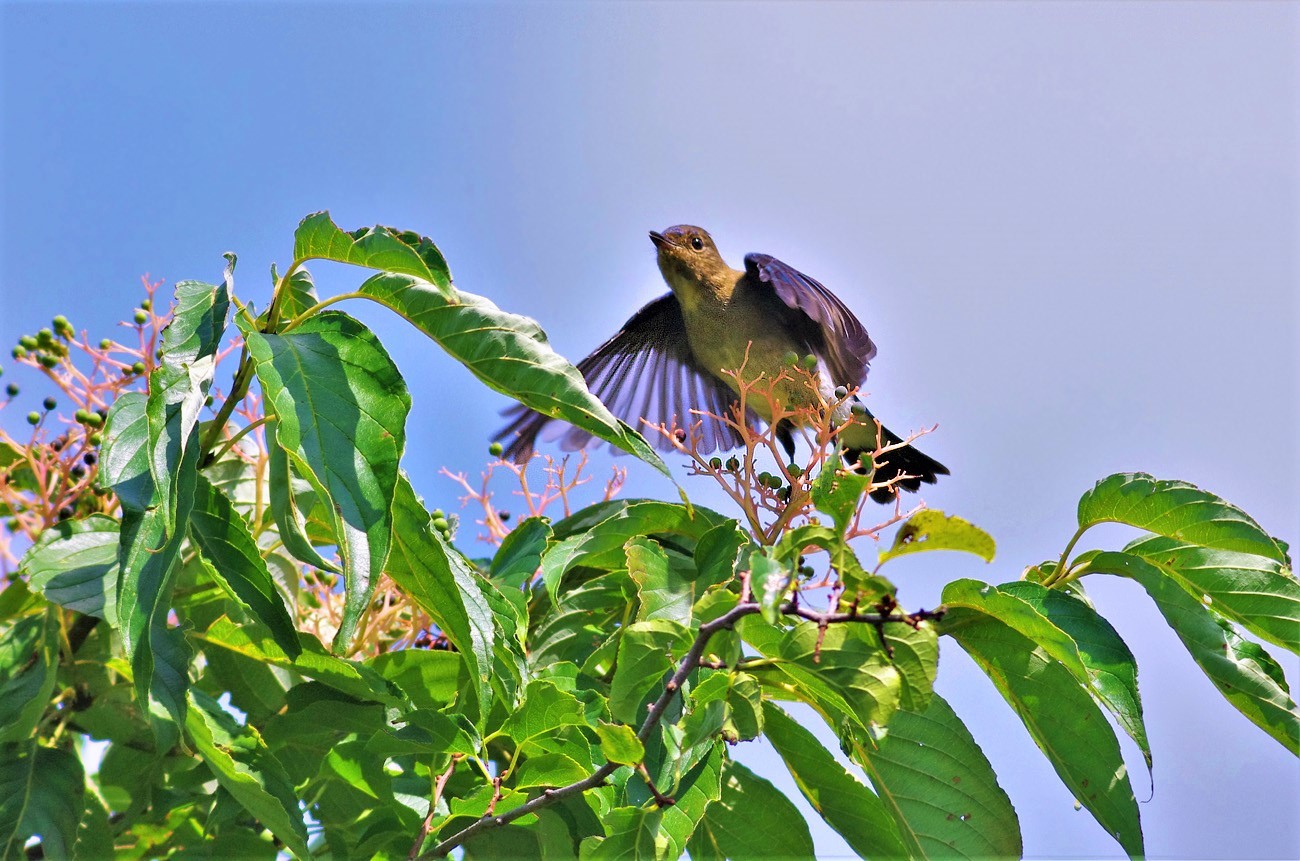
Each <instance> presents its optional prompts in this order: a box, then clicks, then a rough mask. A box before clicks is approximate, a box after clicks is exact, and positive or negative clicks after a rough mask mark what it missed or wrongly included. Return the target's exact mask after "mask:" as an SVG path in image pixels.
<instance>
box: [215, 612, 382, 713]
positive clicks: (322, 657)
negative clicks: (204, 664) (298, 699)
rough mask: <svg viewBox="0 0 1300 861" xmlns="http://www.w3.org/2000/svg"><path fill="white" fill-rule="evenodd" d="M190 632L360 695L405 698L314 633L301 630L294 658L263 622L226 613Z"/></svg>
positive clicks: (270, 663) (379, 677)
mask: <svg viewBox="0 0 1300 861" xmlns="http://www.w3.org/2000/svg"><path fill="white" fill-rule="evenodd" d="M190 636H191V637H193V638H195V639H198V640H200V641H202V642H204V643H208V644H210V645H212V646H219V647H220V648H223V649H227V650H229V651H231V652H234V653H236V654H239V655H243V656H244V657H245V658H247V659H249V660H253V661H258V662H259V663H263V664H267V665H269V666H273V667H280V668H281V669H286V670H293V671H294V672H297V673H301V674H302V675H304V676H306V677H307V678H309V679H316V680H317V681H320V682H324V683H325V684H327V685H329V686H330V687H332V688H334V689H336V690H339V691H342V692H343V693H345V694H349V695H351V696H354V697H356V698H358V699H364V700H376V701H378V702H383V703H387V704H390V705H398V704H400V703H401V701H402V700H401V698H400V697H398V696H397V694H396V692H395V691H393V690H392V689H391V688H390V687H389V685H388V683H387V682H386V681H384V679H383V678H382V677H381V676H380V675H379V674H378V673H376V672H375V671H374V670H372V669H370V668H369V667H367V666H365V665H364V664H359V663H357V662H355V661H347V660H344V659H343V658H337V657H335V656H333V655H331V654H330V653H329V652H327V651H325V648H324V647H323V646H322V645H321V643H320V641H319V640H317V639H316V638H315V637H313V636H312V635H311V634H307V633H303V632H299V634H298V644H299V646H300V647H301V649H302V651H301V653H300V654H299V655H298V656H297V657H295V658H290V657H289V656H288V655H287V654H285V653H284V651H283V650H281V649H280V647H279V646H278V645H276V643H275V640H274V639H273V638H272V637H271V632H270V631H268V630H266V629H265V628H263V627H261V626H260V625H236V624H235V623H234V622H232V621H230V620H229V619H228V618H226V617H225V616H222V617H221V618H219V619H217V620H216V621H215V622H213V623H212V624H211V625H210V626H209V627H208V629H207V630H206V631H203V632H201V633H199V632H193V633H191V634H190Z"/></svg>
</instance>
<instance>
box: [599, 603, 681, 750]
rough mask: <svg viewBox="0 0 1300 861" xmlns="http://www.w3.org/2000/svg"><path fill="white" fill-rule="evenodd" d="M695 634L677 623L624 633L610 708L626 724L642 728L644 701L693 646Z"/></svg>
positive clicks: (640, 624)
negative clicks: (692, 634)
mask: <svg viewBox="0 0 1300 861" xmlns="http://www.w3.org/2000/svg"><path fill="white" fill-rule="evenodd" d="M690 643H691V634H690V631H689V630H687V629H686V628H685V627H683V626H682V625H679V624H678V623H676V622H669V621H665V620H658V621H653V622H636V623H634V624H632V625H629V626H628V627H627V628H625V629H624V630H623V636H622V637H621V639H620V640H619V646H618V664H617V666H616V667H615V669H614V679H613V681H612V683H611V684H610V690H609V709H610V712H611V713H612V714H613V715H614V717H615V718H617V719H618V720H620V721H622V722H623V723H625V724H630V725H633V726H640V725H641V721H642V720H643V719H644V717H645V712H644V710H643V709H642V708H641V704H642V702H644V700H645V699H646V697H647V696H649V694H650V693H651V691H654V690H656V689H657V688H659V687H660V684H661V682H662V681H663V679H664V676H665V675H667V674H668V672H669V671H671V670H672V668H673V666H674V665H675V663H676V661H677V660H678V659H680V658H681V657H682V656H683V655H685V653H686V650H687V649H688V648H689V647H690Z"/></svg>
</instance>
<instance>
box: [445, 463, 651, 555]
mask: <svg viewBox="0 0 1300 861" xmlns="http://www.w3.org/2000/svg"><path fill="white" fill-rule="evenodd" d="M570 457H571V456H570V455H567V454H566V455H565V456H563V457H561V458H554V457H552V456H550V455H542V454H533V455H532V457H531V458H529V461H528V463H526V464H519V463H514V462H513V461H509V460H501V459H499V458H498V459H496V460H492V461H489V462H488V464H487V468H486V469H484V471H483V472H482V473H480V474H479V478H480V481H479V486H478V487H477V488H475V487H474V486H473V485H472V484H470V481H469V477H468V476H466V474H465V473H463V472H451V471H450V470H448V469H447V468H446V467H443V468H442V469H441V470H440V472H441V473H442V474H443V475H445V476H447V477H448V478H450V479H451V480H452V481H454V482H456V483H457V484H459V485H460V486H461V487H462V488H463V489H464V491H465V495H464V496H462V497H460V503H461V507H464V506H466V505H469V504H471V503H473V504H474V505H476V506H478V507H479V508H481V509H483V517H482V518H481V519H476V520H475V521H474V522H475V523H477V524H478V525H479V526H482V527H483V528H484V529H486V530H487V531H486V532H485V533H480V534H479V536H478V539H479V540H480V541H483V542H486V543H488V544H491V545H494V546H496V545H499V544H500V543H501V542H502V541H503V540H505V537H506V535H508V534H509V533H510V530H511V528H512V527H511V526H510V525H509V521H510V517H511V513H510V512H509V511H508V510H506V509H503V508H499V507H498V506H497V505H496V503H495V502H494V501H493V496H494V493H493V490H492V487H491V485H492V479H493V476H494V475H496V474H497V471H498V470H501V471H504V472H506V473H509V474H510V475H511V476H512V477H513V479H514V483H515V484H517V485H518V489H516V490H513V491H512V493H513V495H514V496H516V497H518V498H519V499H520V500H521V501H522V503H523V508H524V511H525V516H526V517H541V516H542V515H544V514H546V513H547V511H548V510H549V509H551V508H552V507H553V506H554V505H555V504H556V503H559V506H560V512H561V516H562V517H568V516H569V515H570V514H572V513H573V503H572V500H571V498H570V495H571V494H572V493H573V492H574V491H575V490H577V489H578V488H579V487H582V486H583V485H585V484H588V483H589V482H590V481H591V480H592V478H593V476H591V475H584V474H583V471H584V470H585V469H586V467H587V461H588V458H587V452H586V451H580V452H578V461H577V463H575V464H572V471H570ZM536 461H540V462H541V464H542V475H543V476H544V481H543V482H542V486H541V488H536V487H535V486H534V485H533V484H531V483H530V482H529V479H528V468H529V467H530V466H532V464H533V463H534V462H536ZM626 481H627V468H626V467H621V466H616V467H613V469H612V474H611V475H610V477H609V479H608V480H606V482H605V487H604V491H603V493H602V495H601V501H603V502H608V501H609V500H611V499H613V498H614V497H615V496H617V495H618V493H619V491H620V490H622V489H623V483H624V482H626Z"/></svg>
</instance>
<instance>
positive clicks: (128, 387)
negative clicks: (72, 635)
mask: <svg viewBox="0 0 1300 861" xmlns="http://www.w3.org/2000/svg"><path fill="white" fill-rule="evenodd" d="M141 281H142V282H143V285H144V292H145V301H143V302H141V303H140V306H139V307H138V308H137V309H136V311H135V312H134V315H133V320H132V321H131V322H123V323H122V324H121V325H122V326H123V327H125V328H126V329H127V330H128V335H127V336H126V337H125V338H123V339H122V340H121V342H119V341H116V340H114V339H112V338H104V339H103V340H99V341H94V342H92V341H91V339H90V336H89V335H88V334H87V332H86V331H85V330H84V329H83V330H81V331H80V332H78V331H77V330H76V329H75V328H74V327H73V325H72V323H70V322H69V321H68V320H67V318H66V317H63V316H59V317H55V318H54V321H53V325H52V326H51V327H50V328H46V329H42V330H40V332H38V333H37V334H35V335H24V336H22V338H20V339H19V342H18V345H17V346H15V347H14V349H13V357H14V360H15V363H16V364H17V365H19V366H20V367H25V368H28V369H30V370H31V371H34V372H35V373H36V374H38V375H40V376H41V377H44V380H45V383H46V384H47V386H46V388H45V389H44V391H42V392H40V393H39V394H36V395H34V396H33V397H32V398H31V408H32V409H31V412H29V413H28V415H27V421H28V423H29V424H30V425H31V430H30V432H28V433H24V434H19V433H13V432H10V431H8V430H6V429H4V428H3V427H0V510H4V511H5V512H6V514H7V517H6V519H5V521H4V522H3V528H0V575H3V576H4V577H6V578H8V577H10V576H12V572H13V571H14V570H15V569H16V567H17V563H18V559H19V557H20V555H21V553H22V551H23V550H25V549H26V547H27V546H28V545H30V544H31V543H32V542H33V541H35V540H36V539H37V537H38V536H39V535H40V534H41V533H42V532H43V531H44V530H46V529H47V528H49V527H50V526H52V525H54V524H55V523H58V522H59V521H62V520H68V519H70V518H76V517H85V516H87V515H89V514H94V513H96V512H104V513H112V512H113V511H115V510H116V509H117V500H116V499H115V498H114V497H113V496H112V494H111V493H108V492H107V491H103V490H100V489H99V488H98V487H97V486H96V484H95V478H96V474H97V473H98V469H99V446H100V443H101V442H102V431H103V425H104V418H105V416H106V415H107V413H108V408H109V407H110V406H111V405H112V403H113V401H115V400H116V399H117V397H118V396H119V395H121V394H122V393H123V392H127V391H146V390H147V389H148V384H149V373H150V372H151V371H152V370H153V368H154V364H155V362H156V356H157V350H158V345H159V343H160V341H161V335H162V330H163V329H164V328H166V326H167V324H168V323H169V322H170V320H171V309H170V307H169V308H167V309H165V310H163V311H159V310H157V308H156V306H155V303H154V297H155V295H156V294H157V291H158V288H159V287H160V286H161V285H162V283H163V282H162V281H161V280H155V281H151V280H149V276H148V275H145V276H144V277H143V278H142V279H141ZM20 397H22V392H21V390H20V389H19V387H18V386H17V384H15V383H10V384H8V385H7V386H6V387H5V393H4V396H3V398H0V410H3V409H5V408H7V407H11V406H14V405H16V404H17V403H18V401H19V398H20ZM37 406H39V407H40V408H41V409H39V410H38V409H35V407H37Z"/></svg>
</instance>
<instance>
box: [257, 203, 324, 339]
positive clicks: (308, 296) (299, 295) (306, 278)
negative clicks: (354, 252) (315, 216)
mask: <svg viewBox="0 0 1300 861" xmlns="http://www.w3.org/2000/svg"><path fill="white" fill-rule="evenodd" d="M308 217H309V218H310V216H308ZM271 273H272V274H271V277H272V280H273V281H278V280H279V279H278V278H276V277H275V267H274V266H272V267H271ZM280 290H281V293H280V295H279V297H278V298H279V302H280V314H281V317H283V318H288V319H292V318H294V317H297V316H298V315H299V314H301V313H303V312H304V311H306V310H307V309H309V308H312V307H315V305H316V304H317V303H318V302H320V298H319V297H318V296H317V295H316V281H315V279H313V278H312V277H311V273H310V272H308V271H307V270H306V269H303V268H298V269H295V270H294V271H293V272H292V273H291V274H290V275H289V278H288V279H287V280H286V281H285V282H284V284H283V285H282V286H281V287H280ZM258 322H263V321H261V320H259V321H258Z"/></svg>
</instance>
